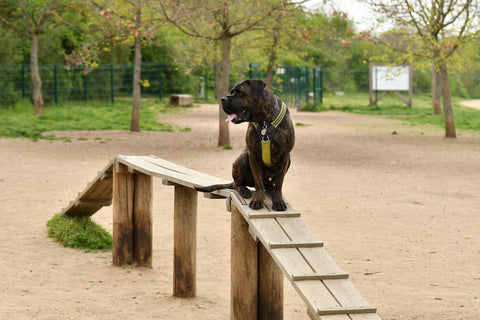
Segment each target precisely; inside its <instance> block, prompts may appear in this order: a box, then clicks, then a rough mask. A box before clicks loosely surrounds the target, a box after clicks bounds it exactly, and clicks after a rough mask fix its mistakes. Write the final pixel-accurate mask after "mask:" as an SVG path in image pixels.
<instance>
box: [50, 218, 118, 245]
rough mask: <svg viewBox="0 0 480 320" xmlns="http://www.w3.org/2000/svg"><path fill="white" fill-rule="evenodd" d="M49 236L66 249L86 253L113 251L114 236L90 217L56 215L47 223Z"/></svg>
mask: <svg viewBox="0 0 480 320" xmlns="http://www.w3.org/2000/svg"><path fill="white" fill-rule="evenodd" d="M47 227H48V235H49V236H50V237H52V238H53V239H55V240H56V241H58V242H60V243H61V244H63V246H64V247H70V248H75V249H83V250H85V251H96V250H101V251H109V250H112V236H111V235H110V233H108V231H106V230H105V229H103V228H102V227H101V226H100V225H98V224H96V223H95V222H94V221H92V220H91V219H90V217H81V218H71V217H69V216H66V215H58V214H57V215H55V216H53V218H52V219H50V220H49V221H48V222H47Z"/></svg>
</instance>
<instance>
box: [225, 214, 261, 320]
mask: <svg viewBox="0 0 480 320" xmlns="http://www.w3.org/2000/svg"><path fill="white" fill-rule="evenodd" d="M231 230H232V235H231V273H230V274H231V289H230V290H231V291H230V319H231V320H251V319H257V311H258V309H257V307H258V304H257V302H258V249H257V242H255V241H254V240H253V239H252V238H251V237H250V234H249V231H248V223H247V221H245V219H244V218H243V216H242V214H241V213H240V211H239V210H238V208H237V207H235V206H232V218H231Z"/></svg>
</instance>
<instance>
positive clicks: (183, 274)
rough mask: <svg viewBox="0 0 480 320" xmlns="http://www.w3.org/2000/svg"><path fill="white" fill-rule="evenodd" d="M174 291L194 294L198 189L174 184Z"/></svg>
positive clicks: (185, 296)
mask: <svg viewBox="0 0 480 320" xmlns="http://www.w3.org/2000/svg"><path fill="white" fill-rule="evenodd" d="M174 193H175V196H174V197H175V200H174V235H173V237H174V240H173V241H174V249H173V254H174V257H173V265H174V269H173V270H174V275H173V295H174V296H175V297H181V298H189V297H194V296H195V294H196V263H197V262H196V251H197V198H198V197H197V191H195V190H194V189H191V188H188V187H184V186H181V185H175V192H174Z"/></svg>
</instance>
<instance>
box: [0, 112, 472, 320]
mask: <svg viewBox="0 0 480 320" xmlns="http://www.w3.org/2000/svg"><path fill="white" fill-rule="evenodd" d="M291 112H292V118H293V120H294V122H295V123H301V124H304V126H297V127H296V141H297V142H296V146H295V148H294V151H293V154H292V158H293V164H292V167H291V169H290V171H289V173H288V175H287V177H286V181H285V188H284V194H285V196H286V198H287V199H288V200H289V201H290V203H291V204H292V205H293V207H294V208H295V209H297V210H299V211H300V212H302V218H303V219H304V221H305V222H306V224H307V226H309V228H310V229H311V230H312V232H313V233H314V234H315V235H316V236H317V238H318V239H320V240H323V241H325V247H326V249H327V250H328V252H329V253H330V254H331V255H332V257H333V258H334V260H335V261H336V262H337V264H339V266H340V267H341V268H342V269H343V270H345V271H347V272H349V273H350V276H351V280H352V282H353V283H354V285H355V286H356V287H357V288H358V289H359V291H360V292H361V293H362V295H364V297H365V298H366V299H367V300H368V301H369V303H370V304H371V305H375V306H376V307H377V308H378V313H379V314H380V316H381V317H382V318H383V319H392V320H393V319H396V320H399V319H434V320H460V319H463V320H478V319H480V198H479V196H478V195H479V191H480V136H469V135H466V134H462V133H461V132H459V138H458V139H457V140H446V139H443V138H442V137H443V130H442V129H436V128H431V127H424V126H411V125H408V124H404V123H402V122H401V121H400V120H390V119H381V118H375V117H369V116H362V115H351V114H343V113H330V112H329V113H318V114H311V113H297V112H295V110H291ZM217 113H218V109H217V107H216V106H211V105H210V106H208V105H206V106H202V107H199V108H193V109H190V110H189V111H188V112H187V113H185V114H181V115H166V116H161V119H160V120H161V121H164V122H171V123H176V124H177V125H178V126H179V127H190V128H191V129H192V130H191V131H190V132H176V133H163V132H155V133H153V132H142V133H129V132H118V131H116V132H112V131H104V132H87V131H82V132H62V133H58V135H59V136H68V137H72V142H63V141H54V142H50V141H38V142H31V141H27V140H20V139H0V190H1V193H0V202H1V204H2V205H1V206H0V225H1V227H2V230H1V232H0V243H1V245H0V271H1V280H0V319H200V320H207V319H228V318H229V304H230V302H229V296H230V294H229V290H230V281H229V279H230V265H229V259H230V250H229V246H230V217H229V213H227V212H226V210H225V202H224V201H223V200H208V199H204V198H203V197H199V213H198V252H197V263H198V266H197V270H198V274H197V293H198V296H197V297H196V298H194V299H177V298H173V297H172V296H171V293H172V265H173V258H172V255H173V252H172V251H173V249H172V246H173V245H172V233H173V188H172V187H168V186H163V185H162V184H161V181H159V180H155V181H154V252H153V254H154V256H153V268H152V269H144V268H135V267H129V268H115V267H113V266H112V265H111V260H112V258H111V253H85V252H83V251H79V250H73V249H68V248H63V247H62V246H61V245H59V244H58V243H55V242H54V241H53V240H51V239H50V238H48V237H47V235H46V233H47V229H46V226H45V223H46V221H47V220H49V219H50V218H51V217H52V216H53V215H54V214H55V213H58V212H60V211H61V209H62V208H63V207H65V206H66V205H67V204H68V203H69V201H71V200H73V199H75V197H76V195H77V193H78V192H80V191H82V190H83V189H84V188H85V186H86V184H87V183H88V182H90V181H91V180H92V179H93V178H94V177H95V176H96V174H97V171H99V170H101V169H103V168H104V167H105V165H106V164H107V162H108V161H109V160H111V159H112V158H113V157H114V156H115V155H117V154H124V155H150V154H153V155H156V156H158V157H160V158H164V159H166V160H169V161H173V162H176V163H178V164H180V165H183V166H186V167H189V168H192V169H196V170H199V171H202V172H205V173H208V174H212V175H215V176H218V177H222V178H226V179H230V169H231V163H232V161H233V160H234V159H235V157H236V156H237V155H238V154H239V152H240V151H241V150H242V149H243V146H244V132H245V128H246V127H245V125H237V126H233V125H232V126H231V127H230V128H231V129H230V132H231V140H232V146H233V150H223V149H221V148H217V147H216V139H217V126H218V125H217ZM393 132H396V133H397V134H393ZM78 138H87V140H85V139H81V140H78ZM93 218H94V219H95V220H96V221H97V222H99V223H100V224H102V225H103V226H104V227H105V228H107V229H108V230H111V229H112V208H111V207H107V208H104V209H102V210H100V211H99V212H98V213H97V214H95V215H94V216H93ZM285 319H308V316H307V315H306V307H305V304H304V303H303V301H302V300H301V299H300V298H299V297H298V296H297V294H296V292H295V290H294V289H293V288H292V287H291V285H290V284H289V283H288V281H286V283H285Z"/></svg>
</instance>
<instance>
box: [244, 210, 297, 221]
mask: <svg viewBox="0 0 480 320" xmlns="http://www.w3.org/2000/svg"><path fill="white" fill-rule="evenodd" d="M247 214H248V218H249V219H274V218H299V217H300V216H301V214H300V212H297V211H292V212H289V211H269V212H261V213H247Z"/></svg>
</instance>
